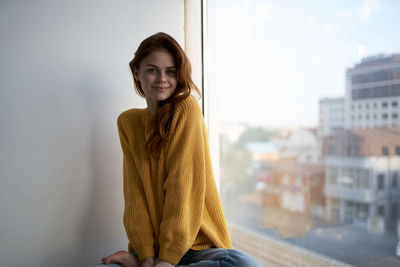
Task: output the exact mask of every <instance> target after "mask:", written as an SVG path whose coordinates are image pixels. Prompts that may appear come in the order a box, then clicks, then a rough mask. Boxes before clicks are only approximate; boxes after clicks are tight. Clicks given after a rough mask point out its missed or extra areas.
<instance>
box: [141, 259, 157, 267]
mask: <svg viewBox="0 0 400 267" xmlns="http://www.w3.org/2000/svg"><path fill="white" fill-rule="evenodd" d="M153 266H154V258H146V259H144V260H142V262H141V264H140V267H153Z"/></svg>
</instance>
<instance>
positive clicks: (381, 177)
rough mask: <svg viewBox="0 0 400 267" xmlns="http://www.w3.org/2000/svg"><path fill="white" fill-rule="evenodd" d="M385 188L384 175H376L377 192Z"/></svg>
mask: <svg viewBox="0 0 400 267" xmlns="http://www.w3.org/2000/svg"><path fill="white" fill-rule="evenodd" d="M384 188H385V175H384V174H379V175H378V190H382V189H384Z"/></svg>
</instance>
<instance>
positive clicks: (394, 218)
mask: <svg viewBox="0 0 400 267" xmlns="http://www.w3.org/2000/svg"><path fill="white" fill-rule="evenodd" d="M392 220H394V221H397V203H393V204H392Z"/></svg>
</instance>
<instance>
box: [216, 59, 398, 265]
mask: <svg viewBox="0 0 400 267" xmlns="http://www.w3.org/2000/svg"><path fill="white" fill-rule="evenodd" d="M345 88H346V90H345V92H344V96H342V97H335V98H323V99H320V101H319V103H318V104H319V125H318V126H317V127H316V128H297V129H266V128H264V127H250V126H248V125H220V176H221V196H222V201H223V205H224V210H225V213H226V216H227V218H228V221H230V222H234V223H237V224H240V225H243V226H246V227H248V228H250V229H252V230H254V231H257V232H259V233H263V234H265V235H268V236H274V237H277V238H279V239H282V240H285V241H287V242H288V243H290V244H293V245H295V246H299V247H303V248H305V249H309V250H310V251H314V252H317V253H320V254H322V255H325V256H327V257H331V258H334V259H337V260H339V261H341V262H343V263H347V264H352V265H360V266H361V265H362V266H392V265H393V266H396V265H400V261H399V260H398V259H397V258H396V245H397V243H398V232H400V229H398V227H400V225H399V221H398V220H399V214H400V182H399V176H400V118H399V115H400V54H381V55H376V56H370V57H367V58H364V59H362V60H361V62H359V63H357V64H355V65H354V66H353V67H351V68H348V69H347V70H346V87H345ZM382 264H384V265H382Z"/></svg>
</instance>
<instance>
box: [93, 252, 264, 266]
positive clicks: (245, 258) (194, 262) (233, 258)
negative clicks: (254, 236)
mask: <svg viewBox="0 0 400 267" xmlns="http://www.w3.org/2000/svg"><path fill="white" fill-rule="evenodd" d="M132 254H134V253H132ZM104 266H105V265H101V264H100V265H95V266H93V267H104ZM107 266H108V267H120V265H118V264H109V265H107ZM176 266H177V267H179V266H191V267H231V266H232V267H258V266H259V265H258V263H257V262H256V261H255V260H254V259H253V258H252V257H250V256H249V255H247V254H245V253H243V252H240V251H237V250H234V249H222V248H209V249H204V250H191V249H189V251H188V252H186V254H185V255H184V256H183V257H182V259H181V261H180V262H179V263H178V265H176Z"/></svg>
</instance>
